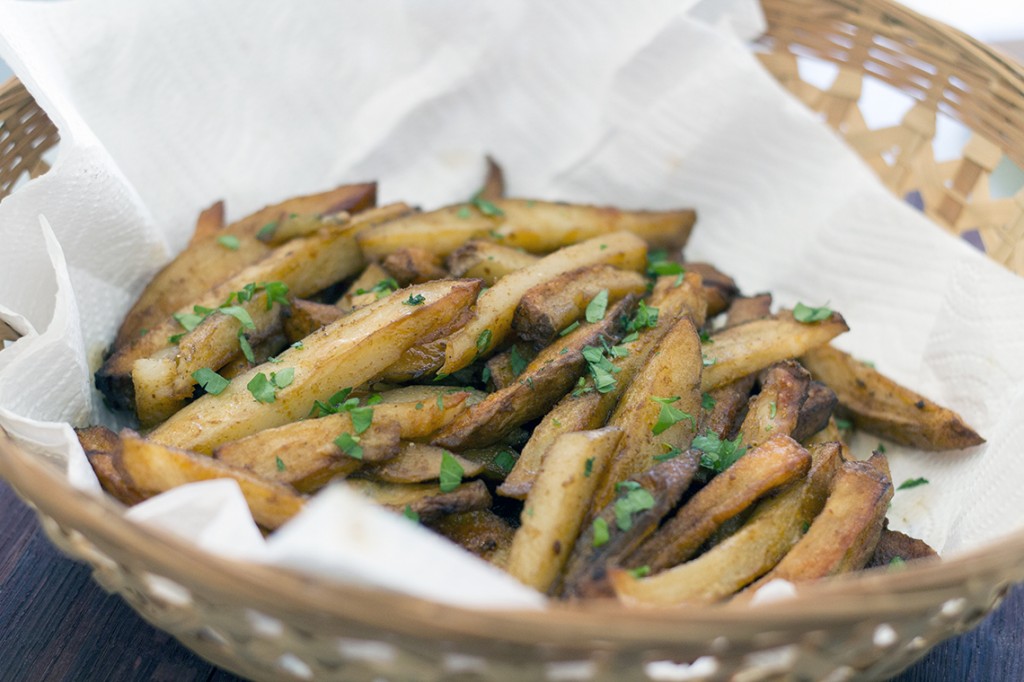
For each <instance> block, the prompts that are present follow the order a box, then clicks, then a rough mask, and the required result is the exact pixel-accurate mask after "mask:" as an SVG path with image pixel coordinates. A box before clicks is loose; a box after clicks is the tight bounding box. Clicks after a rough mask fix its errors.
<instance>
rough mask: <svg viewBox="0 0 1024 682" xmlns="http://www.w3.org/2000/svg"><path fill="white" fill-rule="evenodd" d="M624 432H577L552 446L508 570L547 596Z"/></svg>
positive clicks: (525, 511) (528, 500)
mask: <svg viewBox="0 0 1024 682" xmlns="http://www.w3.org/2000/svg"><path fill="white" fill-rule="evenodd" d="M621 436H622V433H621V432H620V431H619V430H618V429H615V428H604V429H600V430H597V431H578V432H576V433H567V434H565V435H563V436H560V437H559V438H558V439H556V440H555V442H554V443H553V444H552V445H551V449H550V450H548V454H547V456H546V457H545V458H544V464H543V465H541V470H540V473H539V474H538V475H537V480H536V481H535V482H534V484H533V488H532V489H531V490H530V495H529V496H528V497H527V498H526V505H525V506H524V507H523V513H522V515H521V517H520V518H521V520H522V525H521V526H520V527H519V530H517V531H516V534H515V537H514V538H513V540H512V550H511V551H510V552H509V557H508V564H507V565H506V567H505V570H507V571H508V572H509V574H511V575H512V576H513V577H515V578H517V579H518V580H519V581H520V582H522V583H523V584H525V585H529V586H530V587H534V588H536V589H537V590H539V591H541V592H547V591H548V590H549V589H550V588H551V586H552V584H553V583H554V581H555V578H556V577H557V576H558V572H559V571H560V570H561V568H562V566H563V565H564V564H565V562H566V561H567V560H568V558H569V555H570V553H571V552H572V551H573V543H574V542H575V541H576V537H577V536H578V535H579V530H580V526H581V525H582V524H583V519H584V518H585V517H586V515H587V509H588V508H589V506H590V497H591V495H592V494H593V492H594V488H595V487H596V486H597V481H598V480H599V478H600V476H601V473H602V471H603V470H604V468H605V466H606V464H607V462H608V460H609V459H610V458H611V456H612V454H613V453H614V452H615V450H616V448H617V446H618V443H619V438H621Z"/></svg>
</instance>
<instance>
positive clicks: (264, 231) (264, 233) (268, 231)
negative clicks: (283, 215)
mask: <svg viewBox="0 0 1024 682" xmlns="http://www.w3.org/2000/svg"><path fill="white" fill-rule="evenodd" d="M276 229H277V221H276V220H275V221H273V222H271V223H267V224H266V225H264V226H263V227H261V228H260V231H259V232H257V233H256V238H257V239H259V240H260V241H262V242H265V241H267V240H269V239H270V238H271V237H272V236H273V235H274V230H276Z"/></svg>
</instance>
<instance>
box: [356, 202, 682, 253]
mask: <svg viewBox="0 0 1024 682" xmlns="http://www.w3.org/2000/svg"><path fill="white" fill-rule="evenodd" d="M485 210H486V211H487V212H485ZM488 213H489V214H488ZM695 221H696V213H694V212H693V211H692V210H688V209H687V210H680V211H620V210H618V209H615V208H602V207H596V206H581V205H573V204H563V203H553V202H547V201H534V200H531V199H501V200H498V201H494V202H490V203H489V204H484V205H483V207H482V208H481V206H478V205H476V204H474V203H468V204H455V205H453V206H448V207H446V208H442V209H438V210H436V211H431V212H429V213H422V214H418V215H414V216H409V217H406V218H401V219H399V220H395V221H392V222H390V223H387V224H385V225H379V226H376V227H373V228H371V229H369V230H366V231H365V232H363V233H362V234H360V235H359V246H360V247H362V249H363V253H365V254H366V257H367V258H371V259H381V258H384V257H385V256H387V255H388V254H389V253H391V252H393V251H397V250H398V249H402V248H405V247H406V246H408V245H409V244H417V245H420V246H423V247H424V248H428V249H430V250H431V251H433V252H434V253H436V254H438V255H441V256H447V255H448V254H450V253H451V252H452V251H454V250H455V249H457V248H459V247H460V246H462V245H463V244H465V243H466V242H467V241H469V240H471V239H491V240H495V241H499V242H500V243H502V244H504V245H505V246H511V247H513V248H522V249H525V250H527V251H529V252H531V253H550V252H552V251H555V250H557V249H560V248H562V247H565V246H568V245H571V244H576V243H578V242H582V241H585V240H588V239H592V238H594V237H599V236H603V235H610V234H612V233H615V232H621V231H627V232H632V233H634V234H636V235H637V236H638V237H640V238H641V239H643V240H645V241H646V242H647V243H649V244H650V245H651V246H655V247H657V246H664V247H671V248H674V249H680V248H682V247H683V245H684V244H685V243H686V239H687V238H688V237H689V235H690V229H691V228H692V227H693V223H694V222H695Z"/></svg>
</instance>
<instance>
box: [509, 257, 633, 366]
mask: <svg viewBox="0 0 1024 682" xmlns="http://www.w3.org/2000/svg"><path fill="white" fill-rule="evenodd" d="M646 288H647V280H646V279H644V276H643V275H641V274H640V273H638V272H633V271H630V270H619V269H618V268H614V267H612V266H610V265H590V266H587V267H584V268H580V269H578V270H573V271H571V272H566V273H563V274H561V275H559V276H558V277H555V278H554V279H551V280H548V281H547V282H544V283H543V284H538V285H537V286H535V287H533V288H532V289H530V290H529V291H527V292H526V293H525V294H523V297H522V299H520V301H519V305H518V306H517V307H516V312H515V315H514V316H513V318H512V329H513V331H515V333H516V335H517V336H518V337H519V338H521V339H523V340H524V341H530V342H533V343H534V344H535V346H536V347H537V348H538V349H540V348H543V347H544V346H546V345H548V344H549V343H551V342H552V341H553V340H554V339H555V338H556V337H557V336H558V334H559V333H560V332H561V331H562V330H564V329H565V328H566V327H568V326H569V325H570V324H572V323H573V322H575V321H576V320H578V319H580V318H581V317H583V313H584V311H585V310H586V308H587V305H588V304H589V303H590V302H591V301H592V300H593V299H594V297H595V296H597V295H598V294H599V293H601V292H602V291H606V292H607V294H605V295H606V296H607V297H608V300H609V301H612V302H614V301H618V300H619V299H621V298H623V297H624V296H628V295H630V294H633V295H635V296H640V295H641V294H643V293H644V291H645V290H646Z"/></svg>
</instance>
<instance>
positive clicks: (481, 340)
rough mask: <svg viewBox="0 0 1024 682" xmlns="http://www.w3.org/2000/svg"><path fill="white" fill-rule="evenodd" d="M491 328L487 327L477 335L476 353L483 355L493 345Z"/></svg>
mask: <svg viewBox="0 0 1024 682" xmlns="http://www.w3.org/2000/svg"><path fill="white" fill-rule="evenodd" d="M491 336H492V334H491V330H490V329H485V330H483V331H482V332H480V334H479V335H477V337H476V354H477V355H482V354H484V353H486V352H487V349H488V348H490V347H491Z"/></svg>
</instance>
